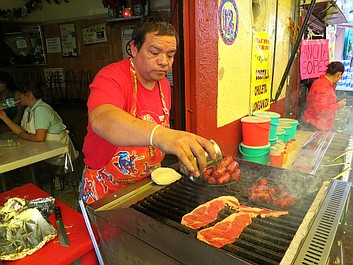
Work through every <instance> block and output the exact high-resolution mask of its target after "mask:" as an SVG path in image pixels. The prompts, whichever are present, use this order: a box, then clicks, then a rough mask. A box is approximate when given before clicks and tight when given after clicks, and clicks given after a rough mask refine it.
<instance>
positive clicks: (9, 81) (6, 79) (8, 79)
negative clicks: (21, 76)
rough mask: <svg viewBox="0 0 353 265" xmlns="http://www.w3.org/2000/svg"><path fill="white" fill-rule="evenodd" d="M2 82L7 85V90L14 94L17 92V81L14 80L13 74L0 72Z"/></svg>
mask: <svg viewBox="0 0 353 265" xmlns="http://www.w3.org/2000/svg"><path fill="white" fill-rule="evenodd" d="M0 82H3V83H5V84H6V85H7V88H8V89H9V90H10V91H11V92H13V91H16V84H15V80H14V79H13V78H12V76H11V74H10V73H8V72H5V71H0Z"/></svg>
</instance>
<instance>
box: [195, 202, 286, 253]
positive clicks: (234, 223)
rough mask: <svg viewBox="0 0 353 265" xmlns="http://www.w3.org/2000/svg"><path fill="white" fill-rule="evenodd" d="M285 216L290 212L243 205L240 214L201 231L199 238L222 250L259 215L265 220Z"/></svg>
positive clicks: (234, 214)
mask: <svg viewBox="0 0 353 265" xmlns="http://www.w3.org/2000/svg"><path fill="white" fill-rule="evenodd" d="M285 214H288V212H287V211H272V210H269V209H260V208H251V207H247V206H242V205H241V206H240V208H239V212H236V213H233V214H231V215H229V216H228V217H227V218H225V219H223V220H222V221H220V222H218V223H217V224H215V225H214V226H212V227H210V228H206V229H202V230H200V231H199V232H198V233H197V238H198V239H199V240H201V241H203V242H205V243H207V244H209V245H212V246H215V247H217V248H221V247H223V246H224V245H226V244H230V243H233V242H234V241H235V240H236V239H237V238H239V236H240V234H241V233H242V232H243V230H244V229H245V227H247V226H248V225H250V224H251V223H252V218H255V217H257V216H258V215H260V216H261V217H262V218H265V217H278V216H280V215H285Z"/></svg>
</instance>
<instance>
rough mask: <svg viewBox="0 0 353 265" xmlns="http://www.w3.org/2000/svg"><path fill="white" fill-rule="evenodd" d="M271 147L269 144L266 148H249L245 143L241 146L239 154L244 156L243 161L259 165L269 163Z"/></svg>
mask: <svg viewBox="0 0 353 265" xmlns="http://www.w3.org/2000/svg"><path fill="white" fill-rule="evenodd" d="M270 148H271V145H270V144H269V143H268V144H267V145H265V146H247V145H244V143H240V144H239V152H240V153H241V154H242V159H243V160H246V161H250V162H254V163H259V164H267V163H268V155H269V152H270Z"/></svg>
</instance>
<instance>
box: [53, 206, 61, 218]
mask: <svg viewBox="0 0 353 265" xmlns="http://www.w3.org/2000/svg"><path fill="white" fill-rule="evenodd" d="M54 212H55V218H56V220H61V219H62V217H61V209H60V206H55V207H54Z"/></svg>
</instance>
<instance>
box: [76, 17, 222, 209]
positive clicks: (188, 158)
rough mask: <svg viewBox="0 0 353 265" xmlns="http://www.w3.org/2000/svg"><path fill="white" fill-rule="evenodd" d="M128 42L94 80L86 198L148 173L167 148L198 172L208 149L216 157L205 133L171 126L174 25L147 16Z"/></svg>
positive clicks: (87, 143)
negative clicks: (122, 55)
mask: <svg viewBox="0 0 353 265" xmlns="http://www.w3.org/2000/svg"><path fill="white" fill-rule="evenodd" d="M130 47H131V54H132V56H131V58H129V59H125V60H122V61H120V62H117V63H113V64H111V65H108V66H106V67H104V68H103V69H102V70H101V71H99V73H98V74H97V75H96V77H95V78H94V80H93V82H92V84H91V85H90V89H91V92H90V95H89V98H88V103H87V105H88V133H87V135H86V137H85V141H84V146H83V152H84V155H85V158H84V162H85V164H86V168H85V172H84V176H85V177H84V183H83V184H84V185H83V191H82V197H83V200H84V201H85V202H86V203H88V204H89V203H92V202H94V201H96V200H98V199H100V198H102V197H104V196H106V195H108V194H110V193H112V192H114V191H116V190H119V189H122V188H124V187H126V186H127V185H129V184H130V183H133V182H136V181H138V180H141V179H143V178H145V177H147V176H149V174H150V172H151V171H152V170H153V169H154V168H156V167H158V166H160V163H161V161H162V160H163V158H164V153H169V154H174V155H176V156H177V157H178V158H179V160H180V161H181V163H183V164H184V165H185V166H186V167H187V168H188V170H189V171H190V173H191V174H193V175H194V176H199V175H200V172H199V170H200V169H202V168H203V167H205V166H206V157H205V150H206V151H207V153H208V154H209V156H210V157H211V158H213V159H215V158H216V153H215V150H214V148H213V146H212V144H211V143H210V142H209V141H208V140H207V139H205V138H203V137H200V136H197V135H195V134H192V133H188V132H183V131H178V130H173V129H170V128H169V115H170V114H169V111H170V106H171V102H170V101H171V92H170V85H169V82H168V80H167V79H166V77H165V75H166V74H167V73H168V72H169V70H170V68H171V67H172V64H173V61H174V55H175V53H176V50H177V33H176V31H175V29H174V28H173V27H172V26H171V25H170V24H169V23H166V22H164V21H162V20H160V19H154V18H144V19H142V20H141V21H140V22H138V23H137V25H136V26H135V29H134V31H133V34H132V41H131V44H130ZM195 157H196V159H197V162H196V160H195ZM198 165H199V167H200V169H199V168H198Z"/></svg>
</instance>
